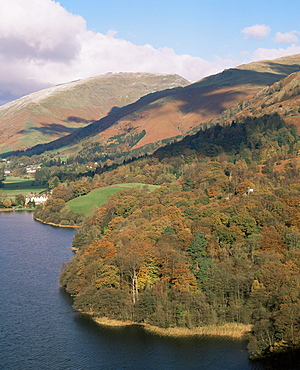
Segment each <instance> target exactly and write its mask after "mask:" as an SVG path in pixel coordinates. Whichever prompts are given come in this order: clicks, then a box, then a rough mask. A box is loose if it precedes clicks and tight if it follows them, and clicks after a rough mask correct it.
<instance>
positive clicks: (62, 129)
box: [18, 123, 78, 135]
mask: <svg viewBox="0 0 300 370" xmlns="http://www.w3.org/2000/svg"><path fill="white" fill-rule="evenodd" d="M77 129H78V128H76V127H75V128H73V127H67V126H65V125H61V124H58V123H41V126H40V127H31V128H29V129H26V130H21V131H18V134H28V133H30V132H32V131H37V132H40V133H42V134H45V135H56V134H65V135H67V134H70V133H72V132H74V131H75V130H77Z"/></svg>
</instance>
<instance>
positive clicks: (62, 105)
mask: <svg viewBox="0 0 300 370" xmlns="http://www.w3.org/2000/svg"><path fill="white" fill-rule="evenodd" d="M187 84H189V82H188V81H187V80H185V79H183V78H182V77H180V76H178V75H164V74H150V73H108V74H105V75H101V76H97V77H91V78H88V79H83V80H78V81H73V82H70V83H67V84H63V85H58V86H54V87H51V88H48V89H45V90H41V91H37V92H35V93H33V94H30V95H27V96H24V97H22V98H20V99H18V100H15V101H13V102H11V103H8V104H5V105H3V106H1V107H0V153H1V152H2V153H3V152H9V151H12V150H20V149H27V148H29V147H32V146H33V145H36V144H40V143H45V142H49V141H52V140H55V139H57V138H59V137H62V136H65V135H67V134H70V133H72V132H74V130H76V129H78V128H82V127H84V126H86V125H88V124H90V123H91V122H94V121H95V120H99V119H100V118H102V117H104V116H106V115H107V114H108V113H109V112H110V111H113V110H115V109H117V108H119V107H122V106H126V105H128V104H130V103H133V102H134V101H136V100H138V99H139V98H140V97H141V96H143V95H146V94H149V93H153V92H156V91H160V90H164V89H169V88H174V87H178V86H185V85H187Z"/></svg>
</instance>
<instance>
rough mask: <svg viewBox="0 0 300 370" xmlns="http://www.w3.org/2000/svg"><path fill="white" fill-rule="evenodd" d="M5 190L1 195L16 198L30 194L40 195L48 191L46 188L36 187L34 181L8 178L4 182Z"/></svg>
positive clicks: (0, 190)
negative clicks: (18, 195) (16, 196)
mask: <svg viewBox="0 0 300 370" xmlns="http://www.w3.org/2000/svg"><path fill="white" fill-rule="evenodd" d="M3 185H4V186H3V188H1V189H0V193H1V194H2V195H3V196H6V197H14V196H15V195H17V194H23V195H26V194H28V193H40V192H41V191H44V190H46V187H45V186H41V185H35V184H34V179H33V178H32V179H24V178H22V177H7V178H6V179H5V181H3Z"/></svg>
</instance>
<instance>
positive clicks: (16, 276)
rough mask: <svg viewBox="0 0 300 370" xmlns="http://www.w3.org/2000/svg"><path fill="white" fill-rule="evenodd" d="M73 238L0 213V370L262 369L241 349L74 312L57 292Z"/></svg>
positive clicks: (26, 216) (27, 216)
mask: <svg viewBox="0 0 300 370" xmlns="http://www.w3.org/2000/svg"><path fill="white" fill-rule="evenodd" d="M73 235H74V231H73V230H72V229H60V228H55V227H52V226H46V225H43V224H41V223H39V222H36V221H34V220H33V217H32V214H31V213H27V212H19V213H18V212H10V213H6V212H1V213H0V294H1V301H0V368H1V369H5V370H11V369H12V370H19V369H20V370H21V369H22V370H27V369H38V370H42V369H51V370H52V369H53V370H60V369H68V370H73V369H76V370H77V369H78V370H79V369H82V370H86V369H156V370H157V369H185V370H188V369H204V370H254V369H255V370H259V369H263V367H262V366H261V365H257V364H252V363H251V362H249V361H248V355H249V354H248V352H247V349H246V345H247V343H245V342H243V341H235V340H225V339H215V338H195V337H192V338H183V339H172V338H171V339H170V338H164V337H159V336H156V335H153V334H150V333H147V332H145V331H144V330H143V329H142V328H140V327H138V326H132V327H126V328H106V327H101V326H99V325H97V324H95V323H94V322H93V321H91V320H90V319H89V318H88V317H86V316H84V315H80V314H78V313H76V312H74V311H73V310H72V301H71V299H70V297H69V296H68V295H67V294H65V292H64V291H63V290H62V289H60V288H59V284H58V274H59V271H60V267H61V264H62V263H63V262H66V261H69V260H70V258H71V257H72V251H71V241H72V238H73Z"/></svg>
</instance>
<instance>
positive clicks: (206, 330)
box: [93, 317, 252, 339]
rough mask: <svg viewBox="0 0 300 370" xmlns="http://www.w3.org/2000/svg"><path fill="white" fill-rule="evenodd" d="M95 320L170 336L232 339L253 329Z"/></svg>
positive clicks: (242, 325)
mask: <svg viewBox="0 0 300 370" xmlns="http://www.w3.org/2000/svg"><path fill="white" fill-rule="evenodd" d="M93 320H94V321H95V322H96V323H98V324H100V325H105V326H112V327H122V326H127V325H141V326H143V327H144V329H145V330H147V331H149V332H151V333H154V334H158V335H161V336H170V337H182V336H193V335H198V336H203V335H204V336H217V337H228V338H232V339H244V338H245V337H246V336H247V334H249V332H250V331H251V328H252V327H251V325H246V324H240V323H226V324H223V325H209V326H202V327H196V328H192V329H189V328H181V327H174V328H166V329H164V328H159V327H157V326H153V325H149V324H143V323H142V324H141V323H136V322H133V321H119V320H113V319H108V318H107V317H93Z"/></svg>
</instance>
